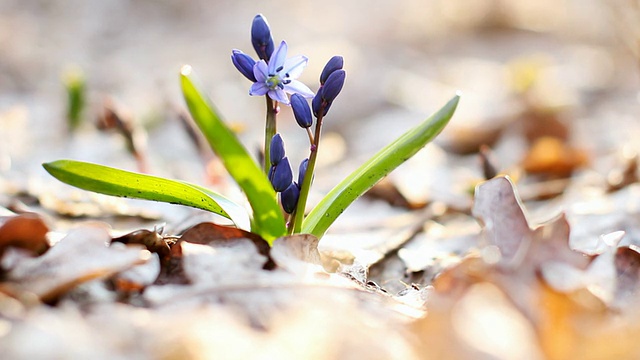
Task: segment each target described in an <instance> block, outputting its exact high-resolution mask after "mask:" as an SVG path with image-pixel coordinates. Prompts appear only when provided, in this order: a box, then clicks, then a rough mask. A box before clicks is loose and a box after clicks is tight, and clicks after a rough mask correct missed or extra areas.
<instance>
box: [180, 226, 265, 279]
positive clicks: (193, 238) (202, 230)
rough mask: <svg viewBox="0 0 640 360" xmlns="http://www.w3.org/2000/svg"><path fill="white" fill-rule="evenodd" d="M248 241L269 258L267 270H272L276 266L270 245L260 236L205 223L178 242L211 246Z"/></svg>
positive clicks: (194, 228)
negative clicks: (239, 240) (270, 253)
mask: <svg viewBox="0 0 640 360" xmlns="http://www.w3.org/2000/svg"><path fill="white" fill-rule="evenodd" d="M237 239H248V240H250V241H251V242H252V243H253V245H254V246H255V247H256V249H257V250H258V252H259V253H260V254H261V255H264V256H265V257H266V258H267V262H266V263H265V264H264V268H265V269H272V268H273V266H274V264H273V260H271V257H270V256H269V251H270V248H269V243H267V241H266V240H265V239H263V238H262V237H261V236H260V235H258V234H255V233H252V232H249V231H245V230H241V229H238V228H234V227H229V226H222V225H216V224H214V223H211V222H203V223H200V224H198V225H195V226H193V227H191V228H189V229H187V231H185V232H184V234H182V236H181V237H180V240H178V242H182V241H186V242H190V243H193V244H205V245H206V244H210V243H212V242H227V241H229V240H237Z"/></svg>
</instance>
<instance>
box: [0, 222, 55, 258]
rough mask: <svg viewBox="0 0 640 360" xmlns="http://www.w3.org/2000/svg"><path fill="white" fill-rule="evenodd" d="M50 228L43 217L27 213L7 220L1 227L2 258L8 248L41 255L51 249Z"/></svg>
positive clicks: (0, 247) (0, 250)
mask: <svg viewBox="0 0 640 360" xmlns="http://www.w3.org/2000/svg"><path fill="white" fill-rule="evenodd" d="M48 232H49V227H48V226H47V224H46V223H45V222H44V220H43V219H42V217H40V216H39V215H37V214H33V213H27V214H21V215H16V216H11V217H9V218H7V219H6V220H5V221H4V222H2V225H0V258H2V255H3V254H4V252H5V250H6V249H7V248H8V247H17V248H20V249H24V250H27V251H29V252H31V253H33V254H36V255H41V254H43V253H44V252H45V251H47V250H48V249H49V242H48V241H47V233H48Z"/></svg>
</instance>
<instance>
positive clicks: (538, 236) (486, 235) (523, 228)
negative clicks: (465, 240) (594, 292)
mask: <svg viewBox="0 0 640 360" xmlns="http://www.w3.org/2000/svg"><path fill="white" fill-rule="evenodd" d="M473 215H474V216H475V217H476V218H477V219H478V221H480V223H481V224H482V225H483V231H482V236H481V239H482V240H481V241H484V243H485V247H488V246H494V247H495V250H497V252H495V254H493V255H495V257H492V259H490V260H492V261H493V262H495V263H497V264H498V266H499V267H507V268H512V269H515V268H521V267H522V265H523V264H526V265H529V266H531V270H535V269H537V268H538V267H539V266H540V264H542V263H545V262H547V261H552V260H555V261H562V262H565V263H568V264H570V265H573V266H576V267H579V268H584V267H586V266H587V264H588V263H589V261H590V259H589V258H588V257H587V256H584V255H582V254H580V253H578V252H576V251H573V250H572V249H571V248H570V247H569V232H570V229H569V223H568V222H567V220H566V217H565V216H564V215H560V216H557V217H556V218H555V219H553V220H551V221H549V222H547V223H544V224H541V225H539V226H537V227H536V228H534V229H532V228H531V227H530V226H529V223H528V221H527V216H526V215H525V210H524V207H523V206H522V204H521V202H520V198H519V196H518V194H517V192H516V190H515V187H514V186H513V183H511V180H510V179H509V177H506V176H505V177H497V178H495V179H493V180H490V181H487V182H485V183H483V184H481V185H479V186H478V187H477V188H476V202H475V205H474V208H473ZM486 250H487V251H492V248H487V249H486ZM488 255H491V254H488Z"/></svg>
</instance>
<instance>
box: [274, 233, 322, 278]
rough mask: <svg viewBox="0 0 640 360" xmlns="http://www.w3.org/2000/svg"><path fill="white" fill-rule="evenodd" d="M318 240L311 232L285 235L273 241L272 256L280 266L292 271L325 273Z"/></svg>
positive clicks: (297, 272) (298, 272)
mask: <svg viewBox="0 0 640 360" xmlns="http://www.w3.org/2000/svg"><path fill="white" fill-rule="evenodd" d="M318 242H319V240H318V238H317V237H315V236H313V235H309V234H297V235H292V236H284V237H281V238H278V239H276V241H275V242H274V243H273V247H272V248H271V257H272V258H273V261H274V262H275V263H276V264H277V265H278V268H282V269H285V270H287V271H290V272H292V273H296V274H305V273H308V272H313V273H323V272H324V269H323V268H322V260H320V253H319V252H318Z"/></svg>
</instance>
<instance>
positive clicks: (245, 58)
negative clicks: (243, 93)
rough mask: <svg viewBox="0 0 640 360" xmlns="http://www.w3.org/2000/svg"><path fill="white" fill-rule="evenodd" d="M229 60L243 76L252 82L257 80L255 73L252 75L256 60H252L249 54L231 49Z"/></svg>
mask: <svg viewBox="0 0 640 360" xmlns="http://www.w3.org/2000/svg"><path fill="white" fill-rule="evenodd" d="M231 61H232V62H233V65H235V67H236V69H238V71H240V73H241V74H242V75H244V77H246V78H247V79H249V80H251V81H253V82H256V81H257V80H256V77H255V75H253V66H254V65H255V64H256V61H255V60H253V59H252V58H251V56H249V55H247V54H245V53H243V52H242V51H240V50H233V51H232V55H231Z"/></svg>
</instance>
